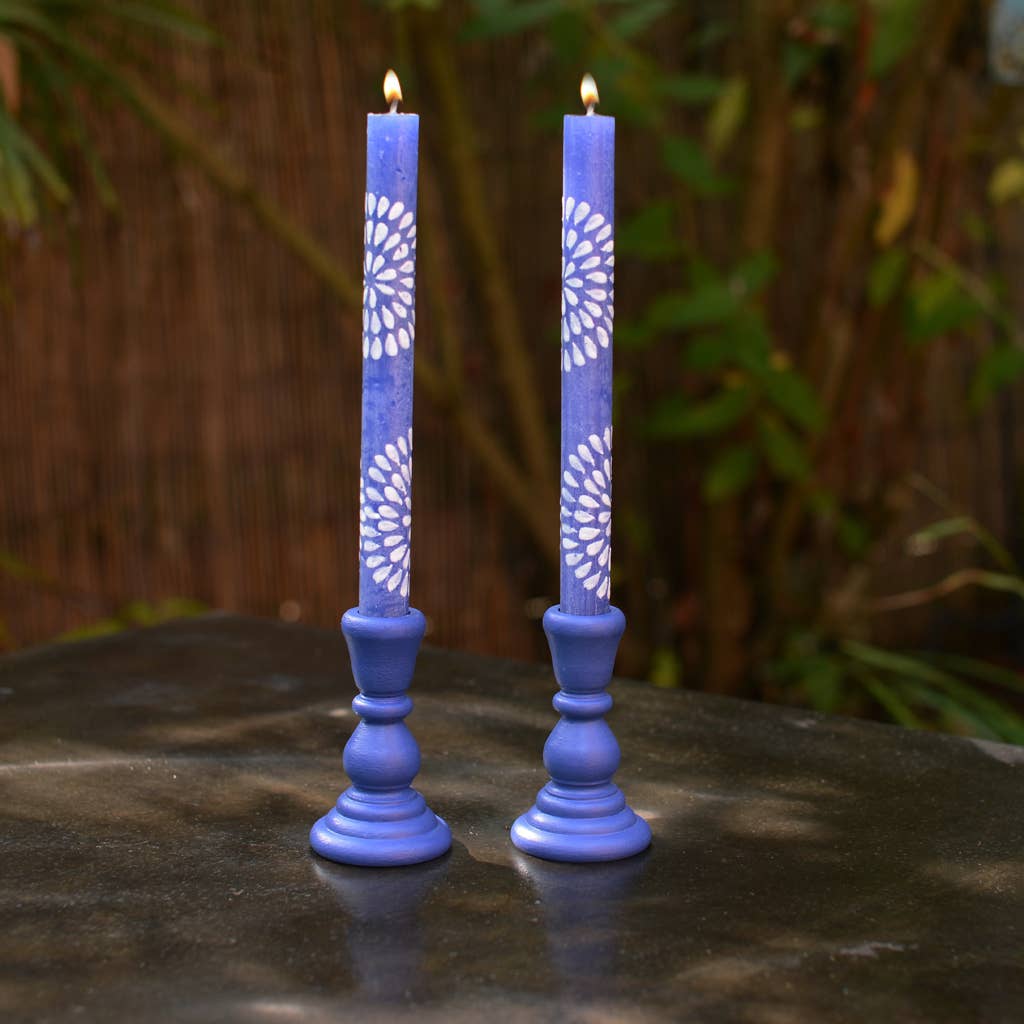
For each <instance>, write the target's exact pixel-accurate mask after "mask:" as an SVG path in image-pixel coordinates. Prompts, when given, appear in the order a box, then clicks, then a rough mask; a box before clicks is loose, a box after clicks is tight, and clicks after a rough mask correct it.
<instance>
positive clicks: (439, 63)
mask: <svg viewBox="0 0 1024 1024" xmlns="http://www.w3.org/2000/svg"><path fill="white" fill-rule="evenodd" d="M420 29H421V31H420V33H419V37H420V43H421V46H420V52H421V53H422V54H423V57H424V61H425V65H426V70H427V73H428V75H429V76H430V79H431V83H432V85H433V89H434V92H435V94H436V96H437V101H438V108H439V113H440V117H441V122H442V130H443V132H444V136H445V145H444V153H445V156H446V157H447V160H448V170H449V172H450V174H451V180H452V184H453V187H454V188H455V190H456V192H457V193H458V197H459V198H458V208H459V213H460V215H461V226H462V230H463V232H464V233H465V237H466V242H467V244H468V246H469V248H470V250H471V252H472V260H471V263H472V265H473V266H475V268H476V271H477V281H478V283H479V286H480V290H481V295H482V298H483V301H484V305H485V307H486V309H487V320H488V323H489V328H490V329H489V332H487V333H489V335H490V338H491V341H492V343H493V344H494V347H495V350H496V351H497V354H498V366H499V369H500V371H501V378H502V384H503V386H504V389H505V399H506V402H507V405H508V408H509V413H510V416H511V419H512V422H513V424H514V425H515V429H516V435H517V437H518V441H519V445H520V446H521V448H522V452H523V460H524V462H525V463H526V466H527V468H528V472H529V475H530V477H531V478H532V480H533V481H534V486H535V487H536V489H537V492H538V493H537V497H536V498H535V500H542V501H544V502H547V503H549V504H550V509H551V513H552V515H554V508H555V506H556V505H557V497H556V495H557V491H556V487H555V482H556V481H557V479H558V470H557V466H556V464H555V460H554V446H553V444H552V442H551V437H552V435H551V434H550V433H549V432H548V430H547V425H546V419H547V418H546V416H545V415H544V408H543V405H542V403H541V400H540V395H541V389H540V387H539V386H538V383H537V379H536V373H535V370H534V367H533V365H532V363H531V361H530V353H529V351H528V348H527V345H526V342H525V338H524V336H523V329H522V324H521V321H520V317H519V310H518V308H517V306H516V302H515V299H514V297H513V294H512V291H511V288H510V285H509V273H508V268H507V267H506V266H505V261H504V260H503V258H502V255H501V250H500V248H499V246H498V243H497V240H496V237H495V234H494V232H493V230H492V228H491V217H490V212H489V210H488V204H487V200H486V198H485V188H484V181H485V180H486V179H485V175H484V172H483V169H482V167H481V166H480V160H479V157H478V154H477V151H476V146H475V143H474V137H475V132H474V129H473V124H472V121H471V120H470V117H469V115H468V113H467V111H466V104H465V99H464V92H463V89H462V86H461V83H460V82H459V80H458V77H457V73H456V68H457V67H458V61H457V60H456V58H455V54H454V53H453V51H452V47H451V41H450V38H449V35H448V31H447V29H446V27H444V26H443V25H441V24H440V22H439V19H438V18H436V17H435V18H431V19H430V20H429V21H421V22H420Z"/></svg>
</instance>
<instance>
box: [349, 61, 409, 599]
mask: <svg viewBox="0 0 1024 1024" xmlns="http://www.w3.org/2000/svg"><path fill="white" fill-rule="evenodd" d="M384 90H385V95H386V96H387V98H388V100H389V102H390V103H391V112H390V113H387V114H370V115H369V116H368V117H367V119H366V205H365V212H366V228H365V235H364V256H363V425H362V450H361V459H360V479H359V611H360V612H361V613H362V614H363V615H374V616H392V615H405V614H406V613H407V612H408V611H409V564H410V554H411V551H410V545H411V530H412V395H413V348H414V335H415V320H416V178H417V159H418V152H419V132H420V119H419V116H418V115H416V114H400V113H398V101H399V100H400V99H401V89H400V87H399V84H398V78H397V76H396V75H395V74H394V72H388V78H387V80H386V81H385V85H384Z"/></svg>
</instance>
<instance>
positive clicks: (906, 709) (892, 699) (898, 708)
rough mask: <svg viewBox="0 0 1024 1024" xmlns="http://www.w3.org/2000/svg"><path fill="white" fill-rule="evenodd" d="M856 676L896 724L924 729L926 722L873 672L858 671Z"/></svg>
mask: <svg viewBox="0 0 1024 1024" xmlns="http://www.w3.org/2000/svg"><path fill="white" fill-rule="evenodd" d="M854 676H855V677H856V678H857V679H858V680H859V681H860V683H861V685H862V686H863V687H864V689H865V690H867V691H868V693H870V694H871V696H872V697H874V698H875V700H876V701H878V703H879V704H880V705H881V706H882V707H883V708H884V709H885V710H886V711H887V712H888V713H889V716H890V717H891V718H892V719H893V721H894V722H898V723H899V724H900V725H902V726H905V727H906V728H908V729H923V728H924V722H922V721H921V719H920V718H918V717H917V715H915V714H914V712H913V710H912V709H911V707H910V706H909V705H908V704H907V702H906V701H905V700H904V699H903V698H902V697H901V696H900V695H899V694H898V693H897V692H896V690H895V689H893V687H892V686H890V685H889V684H888V683H886V682H883V681H882V680H881V679H879V678H878V677H877V676H876V675H874V674H873V673H871V672H864V671H857V672H855V673H854Z"/></svg>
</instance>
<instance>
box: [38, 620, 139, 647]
mask: <svg viewBox="0 0 1024 1024" xmlns="http://www.w3.org/2000/svg"><path fill="white" fill-rule="evenodd" d="M125 628H126V627H125V624H124V623H123V622H122V621H121V620H120V619H100V620H99V621H98V622H92V623H90V624H89V625H87V626H79V627H78V628H77V629H69V630H68V631H67V632H66V633H61V634H60V636H58V637H56V638H55V640H54V642H55V643H58V644H61V643H66V642H70V641H73V640H89V639H91V638H92V637H94V636H110V635H111V634H113V633H120V632H121V631H122V630H124V629H125Z"/></svg>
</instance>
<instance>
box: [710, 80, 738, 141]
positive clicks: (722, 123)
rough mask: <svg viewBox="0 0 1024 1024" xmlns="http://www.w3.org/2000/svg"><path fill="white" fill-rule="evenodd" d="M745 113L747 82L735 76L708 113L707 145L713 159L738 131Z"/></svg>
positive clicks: (726, 84) (727, 83)
mask: <svg viewBox="0 0 1024 1024" xmlns="http://www.w3.org/2000/svg"><path fill="white" fill-rule="evenodd" d="M746 113H747V80H746V79H745V78H742V77H741V76H739V75H737V76H735V77H733V78H730V79H729V80H728V81H727V82H726V83H725V88H724V89H723V90H722V92H721V94H720V95H719V96H718V98H717V99H716V100H715V103H714V106H712V108H711V110H710V112H709V113H708V123H707V144H708V150H709V151H710V153H711V155H712V156H713V157H719V156H721V155H722V153H724V152H725V150H726V149H728V147H729V144H730V143H731V142H732V140H733V139H734V138H735V136H736V133H737V132H738V131H739V128H740V125H741V124H742V123H743V118H744V117H745V116H746Z"/></svg>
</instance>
